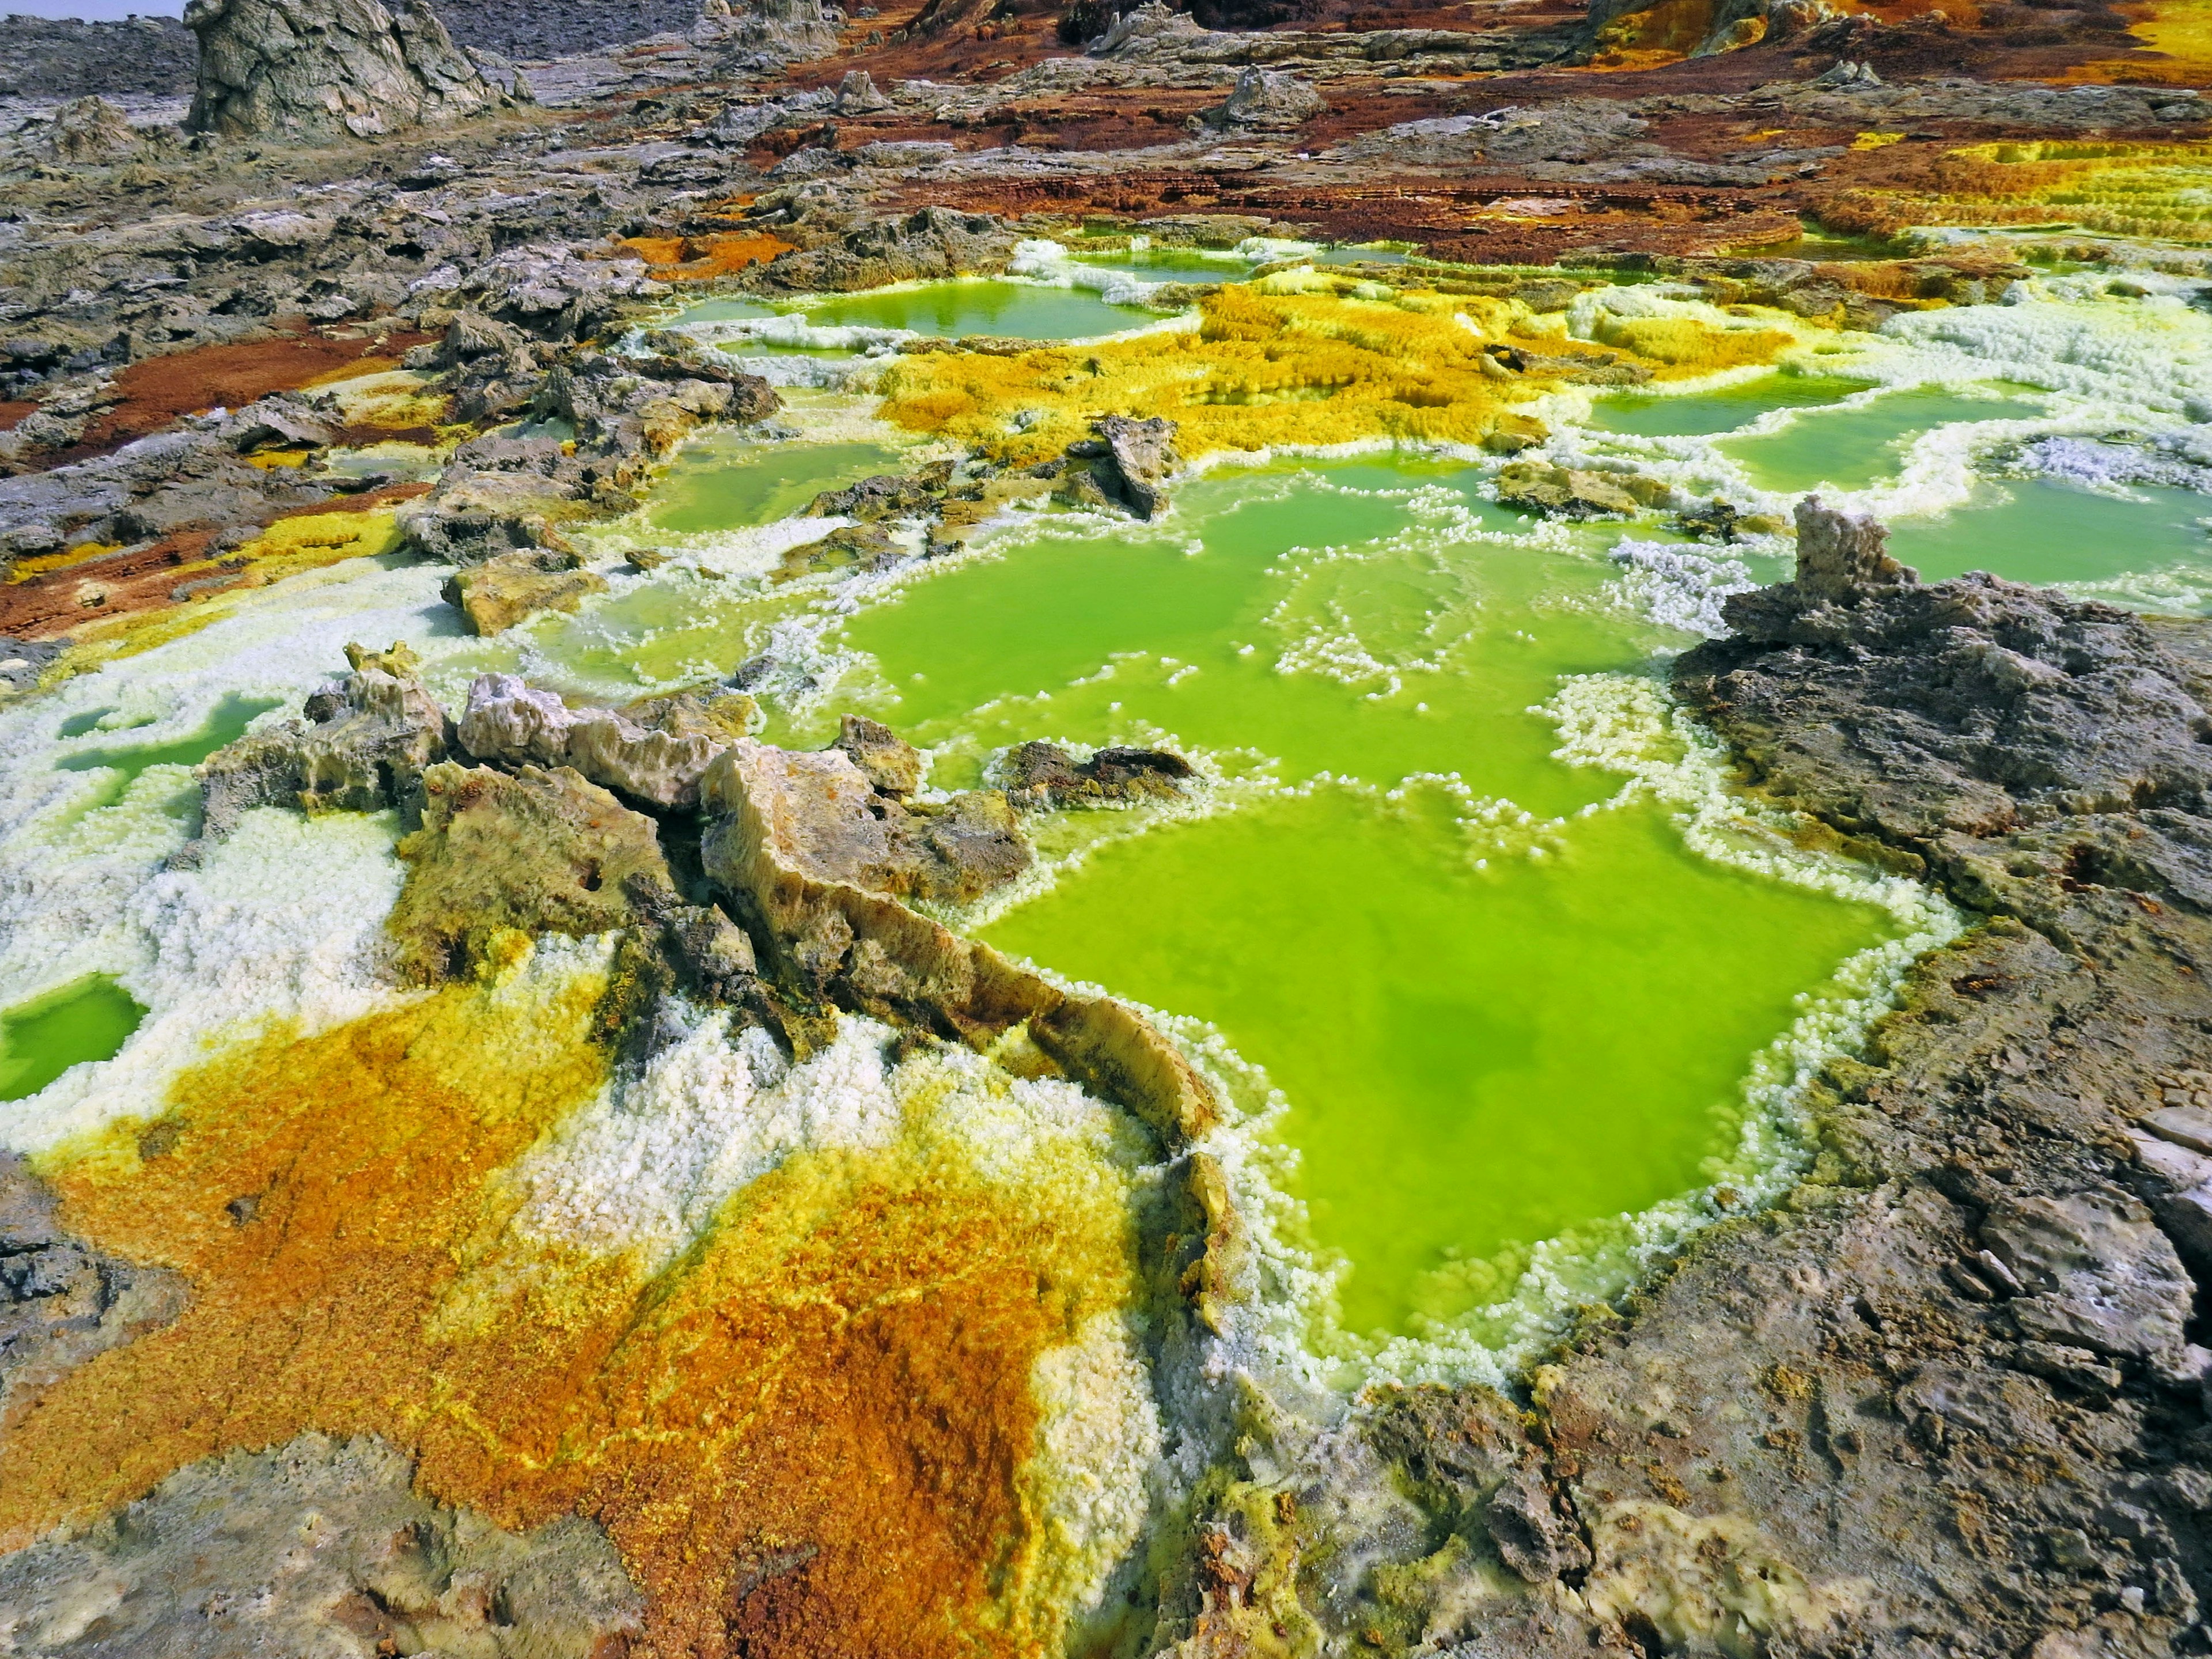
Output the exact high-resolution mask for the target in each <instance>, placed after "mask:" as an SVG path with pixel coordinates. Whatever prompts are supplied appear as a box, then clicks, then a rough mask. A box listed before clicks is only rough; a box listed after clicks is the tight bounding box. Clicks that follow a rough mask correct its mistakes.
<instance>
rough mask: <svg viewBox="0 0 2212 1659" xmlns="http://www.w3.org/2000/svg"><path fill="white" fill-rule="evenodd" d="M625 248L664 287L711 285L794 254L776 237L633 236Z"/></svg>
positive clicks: (737, 235)
mask: <svg viewBox="0 0 2212 1659" xmlns="http://www.w3.org/2000/svg"><path fill="white" fill-rule="evenodd" d="M623 246H624V247H627V248H631V249H634V250H635V251H636V252H637V253H638V254H639V255H640V256H641V257H642V258H644V260H645V262H646V269H647V272H648V273H649V274H650V275H651V276H653V280H655V281H656V282H662V283H711V282H713V281H714V279H715V278H716V277H718V276H736V275H737V274H738V272H739V271H741V270H744V268H745V267H746V266H747V265H756V264H765V263H766V262H767V261H769V260H770V259H773V258H775V256H776V255H777V254H779V253H788V252H791V251H792V247H791V244H790V243H788V242H786V241H783V240H780V239H778V238H776V237H774V236H764V235H750V236H748V235H743V234H731V235H707V236H631V237H628V238H626V239H624V240H623Z"/></svg>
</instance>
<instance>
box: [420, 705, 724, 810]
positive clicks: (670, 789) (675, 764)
mask: <svg viewBox="0 0 2212 1659" xmlns="http://www.w3.org/2000/svg"><path fill="white" fill-rule="evenodd" d="M757 713H758V708H757V705H756V704H755V703H754V702H753V700H752V699H751V698H750V697H748V696H744V694H743V693H742V692H732V691H721V690H716V691H711V692H708V693H706V694H704V695H700V694H696V693H690V692H686V693H682V694H679V695H677V696H664V697H653V698H648V699H647V700H645V701H644V702H635V703H632V704H630V705H629V707H627V708H578V709H571V708H568V705H567V704H565V703H563V702H562V701H561V699H560V698H558V697H556V696H554V695H553V694H552V693H551V692H550V691H539V690H532V688H531V687H530V686H529V685H528V684H526V683H525V682H524V681H523V680H522V679H521V678H520V677H519V676H517V675H513V674H480V675H478V676H477V678H476V681H475V682H474V684H471V686H470V687H469V702H468V708H466V710H465V712H464V713H463V714H462V715H461V718H460V723H459V738H460V744H461V747H462V748H463V749H465V750H467V751H468V753H469V754H470V755H471V756H472V757H474V758H476V759H477V760H479V761H486V762H491V763H496V764H499V765H503V766H525V765H535V766H571V767H574V769H576V770H577V771H578V772H580V773H581V774H582V775H584V776H585V777H586V778H588V779H590V780H591V781H592V782H593V783H596V784H599V785H600V786H601V787H604V788H608V789H612V790H614V791H616V792H617V793H619V794H621V795H623V796H624V797H626V798H627V799H631V800H635V801H638V802H640V803H641V804H643V805H647V806H649V807H654V808H663V809H665V808H668V807H672V806H689V805H695V804H696V802H697V800H698V799H699V780H700V778H701V777H702V775H704V774H705V772H706V770H707V768H708V764H709V763H711V762H712V761H713V760H714V757H716V756H717V755H719V754H720V753H721V752H722V750H725V749H726V748H728V747H729V746H730V744H732V743H734V742H736V741H737V740H738V738H742V737H744V735H745V733H746V732H747V731H748V730H749V729H750V726H751V724H752V721H753V720H754V718H755V716H756V715H757Z"/></svg>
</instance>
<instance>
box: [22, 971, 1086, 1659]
mask: <svg viewBox="0 0 2212 1659" xmlns="http://www.w3.org/2000/svg"><path fill="white" fill-rule="evenodd" d="M601 984H602V981H599V979H598V978H597V977H596V976H593V975H583V976H580V978H579V979H578V980H576V981H570V982H568V986H567V988H565V989H563V990H559V991H556V993H554V994H550V995H547V994H544V992H542V991H533V992H532V994H531V995H529V996H528V997H522V996H519V995H515V994H500V993H495V992H493V991H490V990H488V989H485V988H483V987H474V986H471V987H451V988H448V989H447V990H444V991H441V992H439V993H437V994H434V995H432V996H431V997H429V998H428V999H427V1000H424V1001H422V1002H420V1003H417V1004H416V1005H414V1006H410V1007H408V1008H406V1009H404V1010H402V1011H399V1012H392V1013H387V1014H384V1015H380V1016H376V1017H374V1018H367V1019H363V1020H360V1021H358V1022H356V1023H354V1024H349V1025H345V1026H342V1027H340V1028H338V1029H337V1030H331V1031H329V1032H327V1033H325V1034H324V1035H322V1036H317V1037H313V1038H311V1039H308V1040H306V1041H299V1042H294V1041H288V1040H286V1039H285V1038H284V1037H283V1036H281V1035H279V1036H271V1037H270V1038H269V1039H268V1040H266V1041H265V1042H261V1043H259V1044H258V1045H255V1046H252V1047H249V1048H245V1049H243V1050H241V1051H237V1052H234V1053H232V1054H228V1055H225V1056H223V1057H220V1058H218V1059H216V1060H214V1061H212V1062H210V1064H208V1065H207V1066H204V1068H203V1069H201V1070H200V1071H199V1072H197V1073H194V1074H192V1075H191V1076H189V1077H188V1078H187V1079H185V1081H184V1082H183V1083H182V1084H181V1085H180V1086H179V1088H178V1089H177V1091H175V1094H174V1097H173V1102H174V1103H173V1109H171V1111H170V1112H169V1113H168V1115H166V1116H164V1117H161V1119H159V1120H158V1121H155V1122H153V1123H152V1124H150V1125H145V1126H138V1127H136V1128H133V1129H131V1130H128V1131H126V1132H122V1133H112V1134H111V1135H109V1136H107V1137H106V1139H102V1140H100V1142H98V1143H96V1144H94V1145H93V1146H84V1147H80V1148H78V1149H76V1152H75V1153H74V1154H73V1155H70V1156H65V1157H62V1158H58V1159H53V1160H50V1166H49V1170H48V1172H49V1174H50V1175H51V1176H52V1179H53V1180H54V1182H55V1184H56V1186H57V1188H58V1191H59V1192H60V1194H61V1195H62V1198H63V1200H64V1213H65V1216H66V1218H67V1225H69V1226H70V1228H72V1229H73V1230H74V1231H78V1232H79V1233H81V1234H83V1235H84V1236H86V1237H89V1238H91V1239H94V1240H95V1241H97V1243H99V1245H100V1248H102V1249H107V1250H112V1251H117V1252H120V1253H122V1254H124V1255H129V1256H132V1257H135V1258H137V1259H141V1260H146V1261H162V1262H166V1263H168V1264H170V1265H172V1266H173V1267H176V1268H178V1269H179V1270H180V1271H181V1272H183V1273H185V1275H186V1276H187V1278H188V1279H189V1280H190V1281H191V1301H190V1304H189V1305H188V1306H187V1308H186V1310H185V1313H184V1315H183V1316H181V1317H180V1318H179V1321H178V1322H177V1323H176V1324H174V1325H173V1326H171V1327H168V1328H166V1329H163V1330H161V1331H158V1332H156V1333H154V1334H150V1335H149V1336H147V1337H144V1338H143V1339H142V1340H139V1341H137V1343H135V1344H133V1345H131V1346H129V1347H127V1348H123V1349H119V1350H116V1351H113V1352H109V1353H106V1354H103V1355H101V1356H100V1357H99V1358H97V1359H95V1360H94V1361H92V1362H91V1363H89V1364H87V1365H85V1366H84V1367H82V1368H81V1369H80V1370H76V1371H75V1372H73V1373H71V1374H70V1375H69V1376H66V1377H65V1378H64V1379H63V1380H62V1381H61V1382H60V1383H58V1384H56V1385H54V1386H53V1387H52V1389H49V1390H48V1391H47V1392H46V1394H45V1395H42V1396H40V1397H39V1398H38V1399H37V1400H36V1401H34V1402H33V1404H32V1406H31V1407H29V1408H28V1409H27V1410H26V1411H24V1412H22V1413H21V1414H20V1415H19V1416H18V1418H17V1419H16V1420H15V1422H14V1423H13V1424H12V1425H10V1431H9V1436H8V1438H7V1442H6V1445H5V1449H4V1450H0V1547H16V1546H18V1545H20V1544H21V1543H23V1542H25V1541H28V1540H29V1539H31V1538H33V1537H34V1536H36V1535H38V1534H40V1533H41V1532H42V1531H44V1530H45V1529H46V1528H49V1527H51V1526H52V1525H54V1524H56V1523H57V1522H63V1521H64V1520H70V1519H79V1520H82V1519H88V1518H90V1517H92V1516H97V1515H100V1514H103V1513H106V1512H107V1511H109V1510H112V1509H113V1508H114V1506H116V1505H117V1504H121V1503H124V1502H126V1501H128V1500H129V1499H131V1498H134V1497H136V1496H137V1495H138V1494H139V1493H142V1492H144V1491H146V1490H147V1489H148V1488H149V1487H150V1486H152V1485H154V1484H155V1482H156V1481H158V1480H161V1478H162V1477H163V1476H164V1475H166V1474H167V1473H169V1472H170V1471H171V1470H173V1469H174V1468H178V1467H179V1466H180V1465H182V1464H184V1463H185V1462H190V1461H191V1460H193V1459H197V1458H200V1457H204V1456H207V1455H211V1454H214V1453H218V1452H221V1451H222V1450H223V1449H227V1448H230V1447H236V1446H257V1447H258V1446H266V1445H270V1444H275V1443H282V1442H283V1441H284V1440H286V1439H287V1438H289V1437H291V1436H293V1435H295V1434H296V1433H298V1432H300V1431H303V1430H306V1429H309V1428H316V1429H321V1430H324V1431H328V1432H331V1433H333V1434H340V1435H343V1434H354V1433H376V1434H381V1435H384V1436H386V1437H389V1438H390V1439H391V1440H392V1441H393V1442H394V1443H398V1444H399V1445H402V1446H404V1447H406V1448H408V1449H410V1450H411V1451H412V1452H413V1453H415V1454H416V1455H417V1456H418V1457H419V1459H420V1460H421V1463H420V1467H421V1476H420V1478H421V1480H422V1485H423V1486H424V1488H425V1489H426V1490H427V1491H428V1492H432V1493H434V1494H435V1496H436V1497H438V1498H440V1499H441V1500H442V1501H453V1502H459V1503H465V1504H473V1505H476V1506H477V1507H479V1508H481V1509H483V1510H486V1511H488V1512H489V1513H490V1514H491V1515H492V1516H495V1517H496V1518H498V1519H499V1520H500V1521H501V1522H504V1523H505V1524H507V1525H510V1526H527V1525H532V1524H535V1523H537V1522H542V1521H544V1520H545V1519H547V1518H549V1517H550V1516H556V1515H559V1514H562V1513H565V1512H580V1513H582V1514H585V1515H588V1516H595V1517H597V1518H598V1519H599V1520H600V1521H601V1522H604V1523H605V1526H606V1527H607V1528H608V1530H609V1532H610V1534H611V1536H612V1537H613V1539H614V1541H615V1542H616V1544H617V1547H619V1549H620V1550H621V1552H622V1553H623V1559H624V1560H625V1562H626V1563H627V1564H628V1565H629V1570H630V1571H631V1573H632V1576H633V1577H635V1579H636V1581H637V1582H638V1583H639V1584H640V1585H641V1587H642V1588H643V1589H645V1590H646V1592H647V1596H648V1598H649V1606H648V1610H647V1647H648V1649H649V1650H650V1651H652V1652H653V1653H655V1654H659V1655H667V1656H676V1655H684V1656H693V1655H696V1656H708V1655H728V1654H739V1653H742V1654H745V1655H755V1656H771V1655H817V1654H819V1655H837V1656H858V1655H875V1656H890V1655H898V1656H917V1659H920V1656H938V1655H944V1656H948V1659H949V1656H951V1655H954V1654H956V1653H957V1654H961V1655H974V1654H993V1653H1009V1654H1011V1653H1033V1652H1037V1651H1040V1650H1042V1649H1044V1648H1046V1647H1048V1646H1053V1645H1056V1643H1057V1640H1058V1635H1057V1632H1054V1631H1051V1630H1047V1629H1042V1628H1039V1627H1035V1626H1030V1624H1029V1623H1028V1622H1027V1621H1026V1620H1024V1619H1023V1618H1021V1617H1019V1616H1018V1615H1016V1616H1012V1617H1006V1618H1002V1617H1000V1615H998V1614H997V1613H994V1611H993V1608H994V1606H995V1605H997V1603H998V1601H999V1592H1000V1591H1002V1590H1003V1589H1006V1587H1008V1586H1009V1585H1018V1584H1019V1583H1021V1582H1022V1581H1023V1579H1024V1576H1025V1573H1026V1571H1028V1566H1029V1563H1030V1559H1031V1558H1032V1557H1033V1556H1034V1554H1035V1552H1036V1548H1037V1547H1038V1546H1037V1538H1038V1536H1039V1534H1040V1530H1041V1529H1040V1528H1036V1527H1034V1526H1032V1525H1031V1524H1030V1521H1031V1519H1032V1517H1029V1516H1024V1512H1023V1499H1022V1494H1021V1491H1020V1489H1019V1485H1018V1476H1019V1474H1020V1471H1021V1468H1022V1466H1023V1464H1024V1461H1025V1460H1026V1459H1027V1458H1028V1456H1029V1455H1030V1449H1031V1446H1032V1444H1033V1437H1034V1434H1035V1431H1036V1420H1037V1417H1036V1406H1035V1404H1034V1403H1033V1401H1032V1400H1031V1397H1030V1390H1029V1378H1030V1370H1031V1367H1032V1365H1033V1364H1035V1362H1036V1358H1037V1356H1038V1355H1039V1354H1040V1353H1041V1352H1043V1351H1044V1350H1045V1349H1047V1348H1048V1347H1051V1346H1057V1345H1059V1344H1061V1343H1064V1342H1066V1340H1069V1338H1070V1336H1071V1334H1072V1333H1073V1331H1074V1329H1075V1328H1076V1327H1077V1326H1078V1325H1079V1323H1080V1322H1082V1321H1083V1320H1084V1319H1085V1318H1086V1317H1088V1316H1091V1314H1093V1313H1096V1312H1097V1311H1098V1310H1100V1309H1101V1308H1102V1307H1110V1306H1113V1305H1116V1304H1118V1303H1119V1302H1120V1301H1121V1299H1122V1298H1123V1297H1125V1296H1126V1294H1127V1245H1126V1242H1125V1241H1124V1240H1123V1238H1122V1237H1121V1236H1120V1234H1119V1232H1118V1231H1117V1230H1116V1228H1115V1227H1109V1228H1106V1229H1104V1230H1103V1231H1102V1230H1101V1229H1100V1228H1099V1227H1098V1226H1097V1225H1092V1224H1091V1219H1090V1218H1085V1216H1083V1215H1082V1214H1081V1213H1080V1206H1079V1205H1076V1206H1068V1205H1067V1204H1066V1203H1065V1202H1064V1201H1062V1200H1058V1199H1056V1198H1055V1196H1054V1194H1048V1193H1046V1192H1044V1191H1042V1190H1038V1191H1031V1192H1026V1193H1024V1192H1021V1191H1016V1190H1010V1189H1008V1188H1006V1187H1003V1186H993V1185H989V1184H987V1183H986V1182H983V1181H982V1180H981V1179H980V1178H978V1177H976V1176H974V1175H972V1174H971V1173H969V1171H967V1170H965V1169H964V1168H963V1166H962V1164H961V1161H960V1159H959V1158H958V1157H957V1154H954V1155H947V1154H946V1153H945V1152H944V1151H943V1149H941V1148H939V1149H938V1150H937V1151H936V1152H935V1153H934V1154H933V1155H931V1156H921V1155H914V1154H908V1155H904V1156H902V1155H901V1154H899V1153H898V1152H884V1153H872V1154H865V1155H862V1154H817V1155H802V1156H799V1157H797V1158H793V1160H792V1161H790V1162H789V1163H787V1164H785V1165H784V1166H783V1167H782V1168H781V1170H778V1171H776V1172H775V1173H774V1174H771V1175H769V1176H764V1177H763V1178H762V1179H760V1180H759V1181H757V1182H755V1183H754V1184H753V1185H752V1186H751V1187H750V1188H747V1189H745V1190H744V1192H742V1193H741V1194H739V1196H738V1199H736V1200H732V1203H731V1204H730V1205H729V1206H726V1209H725V1211H724V1213H723V1216H722V1218H721V1222H720V1226H719V1228H718V1229H717V1230H716V1231H714V1232H713V1233H712V1234H711V1235H710V1236H709V1237H708V1238H707V1239H705V1240H704V1241H703V1242H702V1243H700V1244H698V1245H697V1246H696V1247H695V1248H694V1249H693V1250H692V1251H691V1253H690V1255H687V1256H685V1257H684V1258H683V1259H682V1260H681V1261H678V1263H676V1264H675V1265H674V1266H672V1267H669V1268H668V1269H666V1270H665V1271H663V1272H661V1273H659V1274H658V1276H654V1277H649V1278H648V1277H645V1276H643V1275H642V1274H641V1273H640V1272H638V1271H637V1270H636V1269H635V1267H633V1266H632V1264H631V1263H630V1262H629V1261H627V1260H625V1259H623V1258H619V1257H615V1258H609V1257H604V1256H602V1257H590V1256H586V1255H583V1254H582V1253H580V1252H579V1251H575V1250H573V1249H566V1248H564V1247H562V1246H558V1245H553V1244H548V1243H543V1242H532V1241H531V1240H528V1239H526V1238H523V1237H518V1236H517V1235H516V1234H515V1233H513V1231H509V1224H510V1223H511V1222H512V1220H513V1217H514V1215H515V1213H516V1212H517V1209H518V1207H519V1206H520V1202H521V1198H522V1194H521V1192H520V1188H519V1186H518V1184H517V1183H515V1182H513V1181H512V1180H511V1179H510V1178H507V1177H504V1176H502V1175H501V1170H502V1169H503V1167H504V1166H507V1165H508V1164H511V1163H512V1162H513V1160H514V1159H516V1158H518V1157H520V1155H521V1154H522V1153H523V1152H525V1151H526V1150H527V1149H528V1148H529V1147H531V1146H532V1143H533V1142H536V1141H538V1139H540V1137H541V1136H543V1135H544V1134H545V1133H547V1132H548V1131H549V1130H550V1129H551V1128H552V1127H554V1126H555V1125H556V1124H557V1123H558V1122H559V1121H560V1120H561V1119H562V1117H564V1116H565V1115H567V1114H568V1113H569V1112H570V1111H571V1110H573V1109H575V1108H576V1107H577V1106H578V1105H579V1104H580V1103H581V1102H583V1101H585V1100H586V1099H587V1098H588V1097H590V1096H591V1095H592V1093H593V1092H594V1091H596V1089H597V1088H598V1087H599V1083H600V1079H601V1077H602V1075H603V1067H602V1061H601V1057H600V1055H599V1052H598V1051H596V1050H595V1049H593V1048H591V1047H590V1046H589V1045H588V1044H587V1043H586V1042H583V1041H582V1040H581V1039H580V1037H578V1036H576V1035H574V1034H576V1033H579V1032H581V1031H582V1030H585V1029H586V1026H587V1025H588V1024H589V1019H590V1015H591V1012H592V1002H593V1000H594V999H595V998H596V996H597V995H598V994H599V990H600V987H601ZM1071 1208H1072V1209H1073V1210H1074V1211H1075V1213H1070V1210H1071ZM1117 1225H1118V1223H1117Z"/></svg>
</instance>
